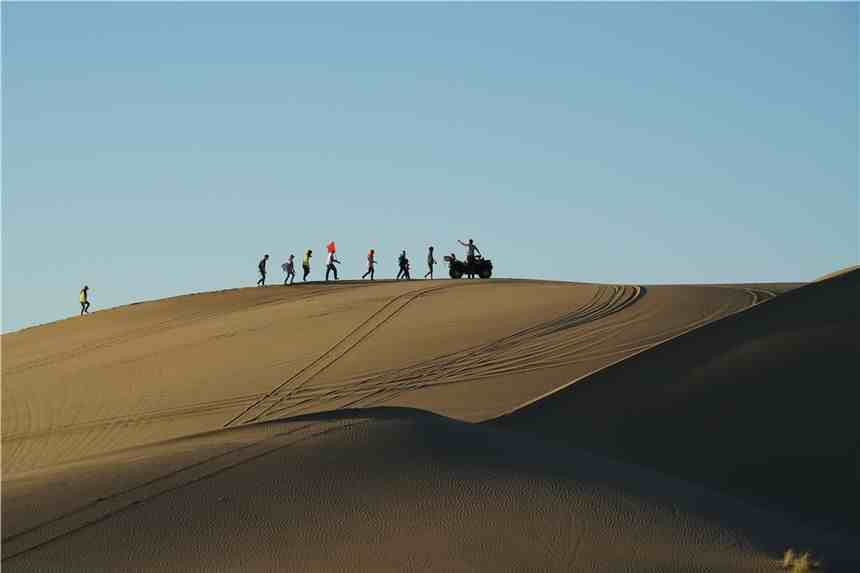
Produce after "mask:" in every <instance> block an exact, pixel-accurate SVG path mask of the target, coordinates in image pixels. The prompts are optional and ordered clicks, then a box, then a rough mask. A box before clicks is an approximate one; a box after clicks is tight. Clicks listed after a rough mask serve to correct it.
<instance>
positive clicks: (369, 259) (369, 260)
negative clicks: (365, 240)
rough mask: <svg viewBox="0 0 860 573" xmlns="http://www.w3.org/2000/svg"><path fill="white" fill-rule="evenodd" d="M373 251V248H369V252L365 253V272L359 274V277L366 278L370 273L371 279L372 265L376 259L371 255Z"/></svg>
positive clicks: (371, 277) (371, 278)
mask: <svg viewBox="0 0 860 573" xmlns="http://www.w3.org/2000/svg"><path fill="white" fill-rule="evenodd" d="M374 253H376V251H374V250H373V249H370V252H369V253H367V272H366V273H364V274H363V275H361V278H366V277H367V275H370V280H373V265H375V264H376V259H375V258H374V257H373V255H374Z"/></svg>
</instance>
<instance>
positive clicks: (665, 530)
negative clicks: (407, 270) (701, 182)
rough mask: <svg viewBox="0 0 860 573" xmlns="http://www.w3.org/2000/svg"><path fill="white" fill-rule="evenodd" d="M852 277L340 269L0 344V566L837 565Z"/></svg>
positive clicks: (854, 435)
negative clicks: (638, 279)
mask: <svg viewBox="0 0 860 573" xmlns="http://www.w3.org/2000/svg"><path fill="white" fill-rule="evenodd" d="M858 282H860V271H856V270H855V271H850V272H846V273H842V274H838V275H835V276H833V277H831V278H826V279H823V280H821V281H819V282H815V283H810V284H809V285H797V284H749V285H699V286H697V285H658V286H639V285H603V284H590V283H559V282H550V281H528V280H502V279H492V280H490V281H477V280H475V281H465V280H464V281H451V280H441V281H409V282H391V281H377V282H375V283H370V282H358V281H355V282H352V281H340V282H338V283H329V284H320V283H308V284H302V285H294V286H292V287H283V286H271V287H265V288H243V289H233V290H226V291H220V292H212V293H202V294H194V295H187V296H180V297H175V298H170V299H165V300H159V301H150V302H143V303H139V304H133V305H129V306H125V307H120V308H115V309H109V310H104V311H98V312H94V313H92V314H91V315H90V316H87V317H77V316H75V317H73V318H69V319H66V320H61V321H58V322H54V323H51V324H47V325H42V326H38V327H34V328H30V329H26V330H23V331H20V332H15V333H10V334H6V335H4V336H3V337H2V350H3V353H2V360H3V363H2V373H3V380H2V400H3V401H2V454H3V463H2V471H3V481H2V485H3V491H2V520H3V521H2V536H3V562H2V566H3V569H4V570H9V571H129V570H135V571H264V570H296V571H298V570H304V571H323V570H345V571H352V570H361V571H383V570H385V571H396V570H429V569H433V570H484V571H498V570H522V569H529V570H532V569H534V570H565V571H671V570H676V571H778V570H781V567H780V565H781V557H782V552H783V551H784V550H785V549H787V548H789V547H795V548H801V549H804V548H806V549H812V550H814V552H815V554H816V555H820V556H821V557H822V558H824V559H825V560H826V561H827V563H828V565H829V566H830V567H831V570H846V571H850V570H856V568H857V567H858V562H856V561H853V559H855V557H854V556H852V550H853V546H857V545H860V537H858V530H860V527H858V524H857V521H856V515H858V513H857V508H858V505H857V499H858V494H857V493H856V492H857V486H858V485H860V480H858V472H860V462H858V450H857V444H858V443H860V441H858V437H860V430H858V425H857V424H856V423H852V420H853V412H852V409H856V404H857V403H858V400H857V390H856V384H853V378H854V377H856V374H855V375H853V376H852V369H853V370H856V368H854V362H856V360H853V359H854V358H855V357H856V356H857V355H858V352H857V351H858V342H857V341H858V336H857V333H858V306H857V304H856V301H855V300H854V299H853V295H854V293H856V292H858Z"/></svg>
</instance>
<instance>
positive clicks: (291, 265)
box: [281, 255, 296, 284]
mask: <svg viewBox="0 0 860 573" xmlns="http://www.w3.org/2000/svg"><path fill="white" fill-rule="evenodd" d="M295 258H296V256H295V255H290V257H289V258H288V259H287V262H286V263H284V264H282V265H281V268H282V269H284V272H285V273H287V276H286V277H284V284H293V280H295V278H296V268H295V262H294V261H295ZM287 281H289V282H287Z"/></svg>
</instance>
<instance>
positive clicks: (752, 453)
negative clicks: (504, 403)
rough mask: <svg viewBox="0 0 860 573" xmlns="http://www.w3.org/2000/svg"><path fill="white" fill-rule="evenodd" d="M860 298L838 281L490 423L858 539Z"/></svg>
mask: <svg viewBox="0 0 860 573" xmlns="http://www.w3.org/2000/svg"><path fill="white" fill-rule="evenodd" d="M858 293H860V271H858V270H854V271H851V272H847V273H838V274H836V275H835V276H834V277H833V278H830V279H827V280H825V281H823V282H817V283H812V284H810V285H808V286H805V287H802V288H799V289H797V290H794V291H793V292H790V293H787V294H785V295H783V296H781V297H779V298H777V299H774V300H772V301H770V302H768V303H766V304H762V305H760V306H758V307H756V308H753V309H750V310H749V311H747V312H744V313H742V314H738V315H736V316H733V317H730V318H727V319H725V320H722V321H720V322H717V323H714V324H712V325H709V326H708V327H706V328H702V329H699V330H697V331H695V332H693V333H691V334H689V335H687V336H683V337H681V338H678V339H676V340H673V341H671V342H669V343H666V344H663V345H660V346H659V347H656V348H654V349H653V350H651V351H649V352H646V353H643V354H641V355H639V356H636V357H634V358H631V359H629V360H626V361H624V362H622V363H620V364H618V365H617V366H615V367H613V368H609V369H606V370H604V371H602V372H599V373H597V374H594V375H592V376H590V377H588V378H586V379H584V380H582V381H581V382H577V383H575V384H573V385H571V386H570V387H568V388H565V389H564V390H563V391H561V392H558V393H556V394H555V395H553V396H552V397H550V398H548V399H545V400H541V401H540V402H536V403H534V404H531V405H529V406H527V407H524V408H520V409H519V410H517V411H516V412H513V413H512V414H509V415H506V416H503V417H501V418H500V419H499V420H498V423H499V424H500V425H503V426H505V427H509V428H517V429H521V430H524V431H528V432H534V433H537V434H539V435H543V436H547V437H551V438H552V439H554V440H563V441H564V442H566V443H569V444H574V445H579V446H585V447H588V448H589V449H591V450H593V451H597V452H601V453H604V454H609V455H611V456H613V457H616V458H620V459H626V460H629V461H632V462H635V463H640V464H644V465H648V466H651V467H656V468H659V469H660V470H661V471H665V472H667V473H670V474H673V475H678V476H683V477H685V478H688V479H690V480H693V481H696V482H698V483H705V484H709V485H712V486H714V487H718V488H720V489H724V490H726V491H729V492H732V493H736V494H739V495H744V496H747V497H750V498H755V499H756V500H757V501H759V502H767V503H769V504H770V505H772V506H774V507H779V508H784V509H788V510H791V511H798V512H801V513H803V514H804V515H806V516H807V517H808V518H810V519H815V520H818V521H819V522H820V526H822V527H846V528H850V529H853V530H854V531H855V532H860V522H858V521H857V517H858V515H860V487H858V486H860V449H858V448H859V447H860V446H858V445H860V425H858V424H857V421H856V420H857V404H860V389H858V386H857V384H856V378H857V374H856V372H857V357H858V356H860V336H858V333H860V305H858V301H857V296H858ZM621 397H623V399H621Z"/></svg>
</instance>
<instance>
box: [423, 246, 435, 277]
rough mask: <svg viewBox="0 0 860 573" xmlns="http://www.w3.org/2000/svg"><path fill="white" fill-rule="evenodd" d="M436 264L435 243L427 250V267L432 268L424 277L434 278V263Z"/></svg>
mask: <svg viewBox="0 0 860 573" xmlns="http://www.w3.org/2000/svg"><path fill="white" fill-rule="evenodd" d="M435 264H436V259H434V258H433V245H430V249H429V250H428V251H427V268H428V269H430V270H428V271H427V274H425V275H424V278H425V279H426V278H427V277H430V280H433V265H435Z"/></svg>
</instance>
